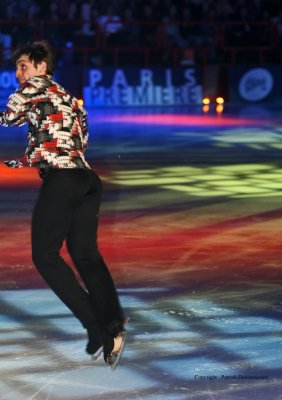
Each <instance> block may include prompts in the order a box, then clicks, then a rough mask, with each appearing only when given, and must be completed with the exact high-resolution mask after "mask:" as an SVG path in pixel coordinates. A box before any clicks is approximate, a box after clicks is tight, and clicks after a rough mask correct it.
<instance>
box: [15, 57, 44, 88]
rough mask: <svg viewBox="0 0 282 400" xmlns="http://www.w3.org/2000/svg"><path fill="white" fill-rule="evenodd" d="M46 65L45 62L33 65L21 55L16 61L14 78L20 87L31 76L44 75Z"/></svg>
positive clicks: (32, 62) (27, 58)
mask: <svg viewBox="0 0 282 400" xmlns="http://www.w3.org/2000/svg"><path fill="white" fill-rule="evenodd" d="M46 68H47V64H46V62H45V61H42V62H40V63H38V64H37V65H35V64H34V61H31V60H30V59H29V57H28V55H27V54H23V55H21V56H20V57H19V59H18V60H17V61H16V77H17V80H18V81H19V83H20V84H21V85H22V84H24V83H25V82H26V81H28V80H29V79H30V78H32V77H33V76H38V75H45V74H46Z"/></svg>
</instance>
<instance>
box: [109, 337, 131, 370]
mask: <svg viewBox="0 0 282 400" xmlns="http://www.w3.org/2000/svg"><path fill="white" fill-rule="evenodd" d="M126 335H127V332H126V331H122V332H120V333H119V334H118V335H117V337H116V338H115V341H116V342H119V344H118V349H117V350H115V347H116V344H115V346H114V348H113V351H112V352H111V353H110V354H109V355H108V357H107V364H108V365H109V366H110V367H111V369H112V371H113V372H114V371H115V369H116V367H117V365H118V363H119V360H120V357H121V355H122V352H123V349H124V345H125V339H126Z"/></svg>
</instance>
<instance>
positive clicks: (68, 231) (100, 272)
mask: <svg viewBox="0 0 282 400" xmlns="http://www.w3.org/2000/svg"><path fill="white" fill-rule="evenodd" d="M101 191H102V184H101V181H100V179H99V177H98V176H97V175H96V174H95V172H94V171H90V170H84V169H51V170H49V171H48V172H47V174H46V175H45V177H44V178H43V184H42V187H41V190H40V193H39V197H38V200H37V203H36V205H35V208H34V211H33V216H32V258H33V262H34V265H35V266H36V268H37V270H38V271H39V273H40V275H41V276H42V277H43V279H44V280H45V281H46V283H47V284H48V285H49V287H50V288H51V289H52V290H53V291H54V292H55V293H56V295H57V296H58V297H59V298H60V299H61V300H62V301H63V302H64V304H65V305H66V306H67V307H68V308H69V309H70V310H71V311H72V313H73V314H74V315H75V316H76V317H77V318H78V319H79V320H80V322H81V323H82V325H83V326H84V327H85V328H87V327H90V326H93V324H97V323H98V324H101V325H103V326H105V325H106V326H107V325H111V324H113V323H114V322H121V321H123V319H124V315H123V312H122V309H121V306H120V303H119V300H118V296H117V292H116V288H115V285H114V283H113V280H112V278H111V275H110V273H109V271H108V268H107V266H106V264H105V262H104V260H103V258H102V257H101V255H100V253H99V251H98V248H97V228H98V220H99V207H100V200H101ZM64 239H66V244H67V249H68V252H69V254H70V256H71V258H72V260H73V262H74V264H75V267H76V269H77V271H78V272H79V274H80V277H81V279H82V281H83V283H84V285H85V288H86V290H85V289H84V288H83V287H82V286H81V285H80V283H79V281H78V280H77V279H76V276H75V274H74V272H73V271H72V269H71V268H70V267H69V265H67V264H66V262H65V261H64V260H63V258H62V257H61V256H60V249H61V247H62V244H63V241H64Z"/></svg>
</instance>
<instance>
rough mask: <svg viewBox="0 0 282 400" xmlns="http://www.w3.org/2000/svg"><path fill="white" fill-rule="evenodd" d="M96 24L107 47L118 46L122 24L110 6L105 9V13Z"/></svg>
mask: <svg viewBox="0 0 282 400" xmlns="http://www.w3.org/2000/svg"><path fill="white" fill-rule="evenodd" d="M98 23H99V26H100V28H101V31H102V34H103V35H104V37H105V39H106V43H107V45H108V46H109V47H114V46H116V45H118V41H119V37H120V36H119V33H120V31H121V28H122V22H121V18H120V16H119V15H117V13H116V12H115V9H114V7H113V6H112V5H110V6H108V7H107V8H106V12H105V13H104V14H103V15H102V16H101V17H100V18H99V21H98Z"/></svg>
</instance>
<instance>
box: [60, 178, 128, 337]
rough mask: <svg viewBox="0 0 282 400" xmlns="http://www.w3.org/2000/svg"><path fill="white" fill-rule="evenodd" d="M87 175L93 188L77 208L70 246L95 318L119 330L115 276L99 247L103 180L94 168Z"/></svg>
mask: <svg viewBox="0 0 282 400" xmlns="http://www.w3.org/2000/svg"><path fill="white" fill-rule="evenodd" d="M88 175H89V177H90V180H91V189H90V190H89V192H88V193H87V195H86V196H84V197H83V198H82V199H81V201H80V204H79V206H78V207H77V208H76V209H75V212H74V214H73V218H72V222H71V226H70V229H69V231H68V235H67V247H68V251H69V253H70V255H71V257H72V259H73V261H74V264H75V266H76V268H77V270H78V271H79V274H80V276H81V278H82V280H83V282H84V283H85V286H86V288H87V291H88V293H89V295H90V301H91V304H92V307H93V311H94V315H95V319H96V320H97V321H98V323H99V324H100V325H102V326H106V327H112V328H113V329H115V327H116V329H117V330H120V326H121V325H122V324H123V319H124V315H123V312H122V309H121V306H120V302H119V299H118V295H117V291H116V288H115V285H114V282H113V279H112V277H111V275H110V272H109V270H108V268H107V265H106V264H105V262H104V260H103V258H102V256H101V254H100V253H99V251H98V248H97V229H98V221H99V207H100V198H101V182H100V179H99V178H98V176H97V175H96V174H95V173H94V172H93V171H89V172H88ZM113 333H114V334H115V333H116V332H114V331H113Z"/></svg>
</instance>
